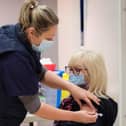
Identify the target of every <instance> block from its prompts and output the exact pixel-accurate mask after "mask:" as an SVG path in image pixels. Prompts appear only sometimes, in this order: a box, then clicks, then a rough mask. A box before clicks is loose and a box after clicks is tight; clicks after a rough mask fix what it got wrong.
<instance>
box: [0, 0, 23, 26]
mask: <svg viewBox="0 0 126 126" xmlns="http://www.w3.org/2000/svg"><path fill="white" fill-rule="evenodd" d="M22 3H23V0H13V1H11V0H0V26H1V25H5V24H13V23H17V21H18V17H19V9H20V7H21V5H22Z"/></svg>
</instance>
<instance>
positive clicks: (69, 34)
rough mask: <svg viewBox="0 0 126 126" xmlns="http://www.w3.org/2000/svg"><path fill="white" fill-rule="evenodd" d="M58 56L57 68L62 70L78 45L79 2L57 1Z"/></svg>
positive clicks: (69, 0) (77, 0)
mask: <svg viewBox="0 0 126 126" xmlns="http://www.w3.org/2000/svg"><path fill="white" fill-rule="evenodd" d="M58 16H59V20H60V23H59V29H58V42H59V43H58V44H59V45H58V52H59V53H58V54H59V56H58V57H59V68H60V69H62V68H63V67H64V66H65V65H66V64H67V63H68V60H69V58H70V56H71V55H72V53H73V52H74V51H75V50H77V49H78V48H79V45H80V5H79V0H58Z"/></svg>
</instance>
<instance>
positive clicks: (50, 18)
mask: <svg viewBox="0 0 126 126" xmlns="http://www.w3.org/2000/svg"><path fill="white" fill-rule="evenodd" d="M19 23H20V25H21V27H22V29H23V30H26V29H27V28H29V27H31V26H32V27H34V28H35V30H36V32H37V33H38V35H40V34H41V33H42V32H44V31H48V29H49V28H50V27H51V26H54V25H57V24H58V17H57V16H56V14H55V13H54V12H53V10H52V9H51V8H49V7H47V6H46V5H38V1H37V0H25V2H24V4H23V6H22V8H21V11H20V16H19Z"/></svg>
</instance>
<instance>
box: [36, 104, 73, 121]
mask: <svg viewBox="0 0 126 126" xmlns="http://www.w3.org/2000/svg"><path fill="white" fill-rule="evenodd" d="M34 114H35V115H37V116H39V117H42V118H45V119H49V120H66V121H74V120H75V119H74V118H75V117H74V116H75V113H74V112H71V111H66V110H61V109H57V108H54V107H52V106H50V105H48V104H45V103H42V105H41V107H40V108H39V110H38V111H37V112H36V113H34Z"/></svg>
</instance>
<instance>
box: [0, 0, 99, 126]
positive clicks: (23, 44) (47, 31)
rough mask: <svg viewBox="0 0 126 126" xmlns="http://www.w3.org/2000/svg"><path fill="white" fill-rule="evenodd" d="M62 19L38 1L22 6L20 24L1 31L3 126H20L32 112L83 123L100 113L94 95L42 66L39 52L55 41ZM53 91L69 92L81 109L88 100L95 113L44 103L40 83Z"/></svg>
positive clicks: (30, 0) (0, 109) (0, 113)
mask: <svg viewBox="0 0 126 126" xmlns="http://www.w3.org/2000/svg"><path fill="white" fill-rule="evenodd" d="M57 24H58V18H57V16H56V15H55V13H54V12H53V11H52V10H51V9H50V8H48V7H47V6H44V5H38V2H37V1H36V0H26V1H25V2H24V4H23V5H22V8H21V11H20V16H19V22H18V23H17V24H15V25H6V26H2V27H1V28H0V100H1V101H0V126H19V125H20V124H21V123H22V121H23V120H24V118H25V116H26V113H27V112H30V113H32V114H35V115H37V116H40V117H42V118H46V119H50V120H67V121H76V122H82V123H89V122H95V121H96V119H97V113H96V112H95V111H94V107H93V105H92V104H91V101H90V100H93V101H94V102H95V103H97V104H99V99H98V98H97V97H96V96H95V95H93V94H92V93H90V92H88V91H86V90H84V89H81V88H79V87H77V86H75V85H74V84H72V83H70V82H67V81H65V80H62V79H61V78H60V77H58V76H57V75H55V74H54V73H53V72H51V71H48V70H46V69H45V68H44V67H43V66H42V65H41V64H40V62H39V60H40V59H39V54H40V52H38V51H36V49H38V48H39V45H40V44H41V43H42V42H43V41H44V40H53V38H54V36H55V34H56V30H57ZM40 81H41V82H42V83H44V84H46V85H47V86H50V87H52V88H60V89H66V90H68V91H70V92H71V94H72V96H73V97H74V99H75V100H76V101H77V102H78V104H79V105H81V102H80V100H84V101H85V102H86V103H87V104H88V105H89V106H90V107H91V109H92V112H87V111H84V110H83V111H82V110H81V111H76V112H70V111H65V110H59V109H56V108H55V107H52V106H50V105H48V104H46V103H41V102H40V99H39V96H38V83H39V82H40Z"/></svg>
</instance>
